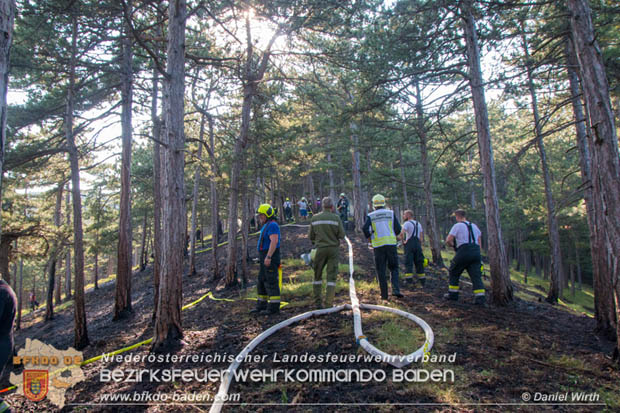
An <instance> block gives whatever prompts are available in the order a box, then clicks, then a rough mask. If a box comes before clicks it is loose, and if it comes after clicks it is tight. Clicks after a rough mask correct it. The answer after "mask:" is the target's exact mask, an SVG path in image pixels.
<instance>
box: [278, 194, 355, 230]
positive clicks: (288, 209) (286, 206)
mask: <svg viewBox="0 0 620 413" xmlns="http://www.w3.org/2000/svg"><path fill="white" fill-rule="evenodd" d="M295 205H296V206H297V209H298V211H299V218H300V220H301V221H307V220H308V219H310V218H312V216H313V215H314V214H318V213H320V212H321V209H322V206H323V201H322V200H321V198H317V199H316V201H314V202H312V201H311V200H308V199H307V198H306V197H305V196H302V197H301V198H300V199H299V201H297V203H296V204H295ZM293 206H294V205H293V203H292V202H291V199H290V198H289V197H286V199H285V201H284V202H283V203H282V208H283V210H284V217H283V218H284V222H287V223H288V222H293V221H294V220H295V218H294V213H293V212H294V211H293ZM332 206H333V203H332ZM336 210H337V211H338V215H339V217H340V220H341V221H342V222H343V223H344V224H345V226H346V223H347V222H348V220H349V200H348V199H347V197H346V195H345V194H344V193H342V194H340V197H339V199H338V203H337V205H336Z"/></svg>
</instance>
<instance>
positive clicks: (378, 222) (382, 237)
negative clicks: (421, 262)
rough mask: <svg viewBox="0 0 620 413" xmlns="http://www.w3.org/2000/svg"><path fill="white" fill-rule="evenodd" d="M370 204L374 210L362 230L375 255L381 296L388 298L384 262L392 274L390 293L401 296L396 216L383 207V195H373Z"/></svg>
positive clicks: (398, 226)
mask: <svg viewBox="0 0 620 413" xmlns="http://www.w3.org/2000/svg"><path fill="white" fill-rule="evenodd" d="M372 206H373V208H374V211H373V212H371V213H370V214H368V216H367V217H366V222H365V223H364V227H363V228H362V230H363V231H364V235H365V236H366V238H367V239H368V240H369V242H370V243H371V245H372V248H373V252H374V255H375V266H376V267H377V279H378V280H379V288H380V289H381V298H382V299H383V300H387V299H388V286H387V278H386V274H385V269H386V268H385V267H386V264H387V267H388V268H389V269H390V273H391V275H392V295H393V296H395V297H402V296H403V295H402V294H401V293H400V289H399V287H398V252H397V250H396V236H397V235H398V234H400V230H401V228H400V224H399V223H398V218H397V217H396V216H394V211H392V210H390V209H387V208H385V197H384V196H383V195H380V194H377V195H375V196H373V197H372Z"/></svg>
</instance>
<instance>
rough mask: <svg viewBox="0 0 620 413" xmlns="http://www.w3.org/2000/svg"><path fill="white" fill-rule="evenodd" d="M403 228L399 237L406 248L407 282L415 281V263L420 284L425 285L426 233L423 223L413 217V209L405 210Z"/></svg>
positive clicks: (405, 277) (405, 278)
mask: <svg viewBox="0 0 620 413" xmlns="http://www.w3.org/2000/svg"><path fill="white" fill-rule="evenodd" d="M403 221H404V222H405V223H404V224H403V230H402V232H401V233H400V235H399V238H400V239H401V240H402V241H403V244H404V245H403V246H404V249H405V276H404V277H403V278H404V280H405V282H410V281H414V278H413V265H414V264H415V270H416V274H417V277H418V280H419V281H420V285H421V286H422V287H424V285H425V284H426V274H425V272H424V254H423V253H422V243H423V242H424V233H423V232H422V225H421V224H420V223H419V222H417V221H416V220H415V219H413V211H411V210H409V209H408V210H406V211H405V212H403Z"/></svg>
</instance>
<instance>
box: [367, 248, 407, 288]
mask: <svg viewBox="0 0 620 413" xmlns="http://www.w3.org/2000/svg"><path fill="white" fill-rule="evenodd" d="M373 252H374V254H375V266H376V267H377V280H378V281H379V288H380V289H381V298H383V299H384V300H387V298H388V286H387V277H386V274H385V267H386V264H387V267H388V268H389V269H390V273H391V275H392V295H394V294H399V293H400V288H399V287H398V251H397V250H396V245H384V246H382V247H377V248H374V249H373Z"/></svg>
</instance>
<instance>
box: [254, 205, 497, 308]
mask: <svg viewBox="0 0 620 413" xmlns="http://www.w3.org/2000/svg"><path fill="white" fill-rule="evenodd" d="M298 205H299V211H300V216H301V217H302V219H304V220H305V219H307V218H308V216H309V213H308V211H309V210H310V208H309V207H308V203H307V200H306V199H305V197H302V198H301V199H300V201H299V202H298ZM317 205H320V206H321V208H322V212H320V213H315V214H310V225H309V230H308V238H309V239H310V241H311V242H312V245H313V246H314V248H315V253H314V256H313V259H312V265H313V269H314V279H313V281H312V284H313V296H314V301H315V305H316V306H317V307H319V308H322V307H331V306H332V305H333V300H334V295H335V291H336V280H337V275H338V262H339V257H338V255H339V248H340V241H341V240H343V239H344V237H345V224H346V223H347V221H348V208H349V204H348V200H347V199H346V196H345V195H344V194H340V198H339V200H338V203H337V204H336V205H334V202H333V200H332V199H331V198H329V197H325V198H323V199H322V200H318V202H317ZM283 207H284V214H285V220H286V221H287V222H289V221H291V220H292V219H293V218H292V205H291V203H290V200H289V199H288V198H287V199H286V201H285V203H284V204H283ZM372 208H373V210H372V211H371V212H369V213H368V215H367V216H366V219H365V222H364V225H363V227H362V231H363V233H364V236H365V237H366V239H367V240H368V243H369V247H370V248H371V249H372V250H373V255H374V261H375V269H376V274H377V281H378V283H379V290H380V294H381V299H382V300H388V299H389V294H388V292H389V291H388V278H387V270H389V272H390V281H391V295H392V296H394V297H397V298H401V297H403V294H402V293H401V291H400V277H399V260H398V247H399V246H400V245H402V247H403V250H404V255H405V274H404V277H403V282H404V283H405V284H409V285H413V284H417V283H419V284H420V286H421V287H422V288H424V287H425V285H426V271H425V266H426V264H427V262H428V261H427V260H426V259H425V258H424V253H423V251H422V244H423V242H424V230H423V228H422V225H421V224H420V222H418V221H416V220H415V216H414V213H413V211H411V210H405V211H404V212H403V214H402V222H403V225H402V226H401V224H400V221H399V219H398V217H397V216H396V215H395V213H394V211H393V210H391V209H389V208H387V207H386V200H385V197H384V196H383V195H381V194H376V195H375V196H373V197H372ZM317 212H318V210H317ZM336 212H338V213H336ZM257 213H258V215H259V221H260V223H261V224H262V228H261V231H260V236H259V241H258V251H259V256H260V266H261V267H260V271H259V276H258V301H257V306H256V308H255V309H254V310H252V312H258V313H267V314H274V313H277V312H278V311H279V306H280V289H279V285H280V284H279V282H278V277H279V275H278V268H279V266H280V228H279V226H278V224H277V222H276V217H275V213H274V210H273V208H272V207H271V206H270V205H269V204H262V205H261V206H260V207H259V208H258V211H257ZM454 217H455V219H456V223H455V224H454V225H453V226H452V228H451V229H450V233H449V234H448V236H447V238H446V245H448V246H450V247H452V248H454V250H455V251H456V255H455V257H454V259H453V260H452V263H451V265H450V268H449V274H450V280H449V286H448V293H447V294H445V296H444V298H446V299H448V300H453V301H456V300H458V299H459V289H460V287H459V281H460V276H461V274H462V273H463V271H465V270H467V272H468V274H469V277H470V278H471V281H472V285H473V293H474V297H475V299H474V303H475V304H477V305H484V304H485V303H486V297H485V289H484V285H483V283H482V274H481V254H480V245H481V231H480V229H479V228H478V226H477V225H476V224H474V223H471V222H469V221H468V220H467V214H466V212H465V211H464V210H461V209H459V210H456V211H455V212H454ZM325 268H327V271H326V280H325V284H326V286H325V288H323V284H324V282H323V270H324V269H325ZM414 270H415V273H414ZM280 277H281V275H280ZM323 289H325V295H324V296H323V293H322V292H323ZM323 297H324V298H323Z"/></svg>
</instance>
